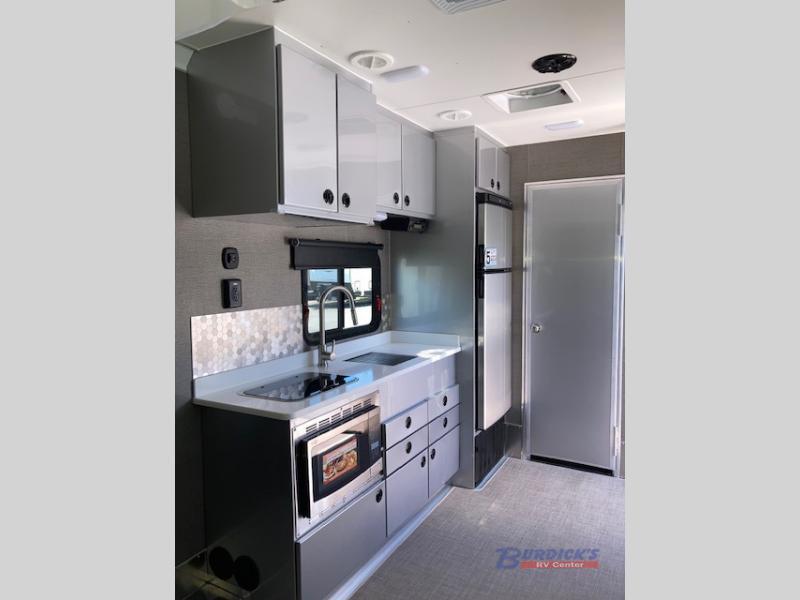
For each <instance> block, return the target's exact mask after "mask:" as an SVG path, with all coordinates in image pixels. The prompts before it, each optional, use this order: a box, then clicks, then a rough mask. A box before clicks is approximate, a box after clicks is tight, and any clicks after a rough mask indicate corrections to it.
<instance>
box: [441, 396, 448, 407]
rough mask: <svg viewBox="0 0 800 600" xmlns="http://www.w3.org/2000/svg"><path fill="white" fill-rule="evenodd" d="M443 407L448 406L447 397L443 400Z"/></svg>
mask: <svg viewBox="0 0 800 600" xmlns="http://www.w3.org/2000/svg"><path fill="white" fill-rule="evenodd" d="M442 406H447V396H445V397H444V398H442Z"/></svg>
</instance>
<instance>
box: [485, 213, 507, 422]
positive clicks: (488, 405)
mask: <svg viewBox="0 0 800 600" xmlns="http://www.w3.org/2000/svg"><path fill="white" fill-rule="evenodd" d="M500 210H503V209H500ZM506 212H508V213H509V214H510V213H511V211H506ZM482 277H483V284H482V287H483V294H482V295H483V297H482V298H481V297H480V294H479V298H478V332H477V333H478V336H477V339H478V352H477V355H478V357H477V362H478V369H477V374H478V398H477V400H478V401H477V413H478V414H477V418H478V420H477V427H478V429H487V428H489V427H491V426H492V425H493V424H494V423H496V422H497V421H499V420H500V419H502V418H503V415H505V414H506V413H507V412H508V410H509V409H510V408H511V272H510V271H506V272H500V273H486V274H484V275H482Z"/></svg>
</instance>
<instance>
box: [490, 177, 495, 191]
mask: <svg viewBox="0 0 800 600" xmlns="http://www.w3.org/2000/svg"><path fill="white" fill-rule="evenodd" d="M489 184H490V185H491V186H492V189H494V178H492V179H491V181H489Z"/></svg>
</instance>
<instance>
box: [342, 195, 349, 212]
mask: <svg viewBox="0 0 800 600" xmlns="http://www.w3.org/2000/svg"><path fill="white" fill-rule="evenodd" d="M342 204H344V207H345V208H347V207H348V206H350V194H348V193H344V194H342Z"/></svg>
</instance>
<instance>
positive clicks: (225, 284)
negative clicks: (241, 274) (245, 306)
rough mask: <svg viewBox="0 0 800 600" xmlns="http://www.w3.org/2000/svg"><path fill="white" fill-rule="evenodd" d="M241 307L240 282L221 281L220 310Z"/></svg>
mask: <svg viewBox="0 0 800 600" xmlns="http://www.w3.org/2000/svg"><path fill="white" fill-rule="evenodd" d="M241 305H242V280H241V279H223V280H222V308H239V307H240V306H241Z"/></svg>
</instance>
